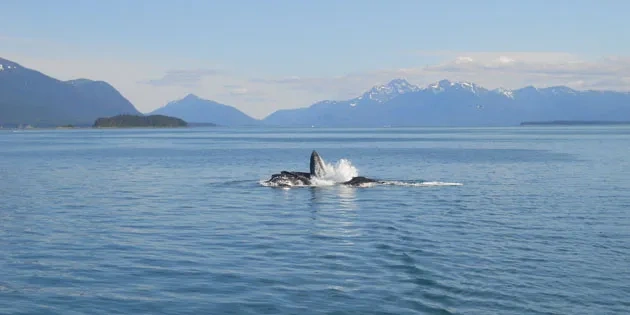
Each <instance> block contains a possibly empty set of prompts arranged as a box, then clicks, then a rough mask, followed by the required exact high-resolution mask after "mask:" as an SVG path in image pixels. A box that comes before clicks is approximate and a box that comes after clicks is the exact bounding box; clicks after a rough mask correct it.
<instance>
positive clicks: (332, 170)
mask: <svg viewBox="0 0 630 315" xmlns="http://www.w3.org/2000/svg"><path fill="white" fill-rule="evenodd" d="M322 164H323V165H324V171H325V174H324V176H322V177H312V178H311V185H309V186H333V185H337V184H340V183H343V182H347V181H349V180H351V179H352V178H353V177H357V176H359V170H358V169H357V168H356V167H355V166H354V165H352V163H351V162H350V161H349V160H347V159H340V160H339V161H337V163H335V164H332V163H327V162H326V161H324V160H323V159H322ZM259 183H260V184H261V185H263V186H267V187H269V186H283V188H285V189H288V188H289V187H294V185H293V184H292V183H291V182H288V181H287V182H286V183H269V182H266V181H264V180H261V181H260V182H259ZM377 185H391V186H407V187H433V186H462V185H463V184H462V183H451V182H440V181H426V182H423V181H414V182H404V181H393V180H390V181H387V180H383V181H382V182H380V183H363V184H360V185H358V186H359V187H373V186H377ZM295 186H304V185H295Z"/></svg>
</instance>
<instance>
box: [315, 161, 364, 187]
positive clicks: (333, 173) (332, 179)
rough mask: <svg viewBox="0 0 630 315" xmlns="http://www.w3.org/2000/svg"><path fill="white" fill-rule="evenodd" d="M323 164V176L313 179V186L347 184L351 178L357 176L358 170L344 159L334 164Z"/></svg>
mask: <svg viewBox="0 0 630 315" xmlns="http://www.w3.org/2000/svg"><path fill="white" fill-rule="evenodd" d="M322 162H323V163H324V169H325V171H326V173H325V175H324V176H323V177H321V178H317V177H316V178H313V180H312V181H313V184H314V185H316V186H328V185H334V184H336V183H343V182H347V181H349V180H351V179H352V177H356V176H359V170H358V169H357V168H356V167H355V166H354V165H352V163H351V162H350V161H348V160H346V159H341V160H339V161H338V162H337V163H336V164H330V163H326V162H325V161H324V160H322Z"/></svg>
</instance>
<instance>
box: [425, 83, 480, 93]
mask: <svg viewBox="0 0 630 315" xmlns="http://www.w3.org/2000/svg"><path fill="white" fill-rule="evenodd" d="M421 90H428V91H431V92H433V93H436V94H437V93H441V92H444V91H449V90H451V91H453V90H455V91H468V92H471V93H473V94H478V93H487V92H488V90H486V89H484V88H482V87H480V86H478V85H476V84H474V83H471V82H458V81H449V80H440V81H438V82H435V83H432V84H429V85H428V86H427V87H425V88H422V89H421Z"/></svg>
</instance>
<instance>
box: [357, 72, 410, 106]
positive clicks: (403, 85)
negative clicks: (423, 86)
mask: <svg viewBox="0 0 630 315" xmlns="http://www.w3.org/2000/svg"><path fill="white" fill-rule="evenodd" d="M418 90H420V88H418V87H417V86H415V85H413V84H411V83H409V82H408V81H407V80H405V79H403V78H396V79H393V80H391V81H389V82H388V83H386V84H381V85H376V86H374V87H372V88H371V89H370V90H369V91H367V92H365V93H364V94H363V95H362V96H361V97H360V98H361V99H364V98H366V99H371V100H373V101H377V102H380V103H384V102H387V101H389V100H391V99H392V98H394V97H396V96H398V95H401V94H405V93H410V92H416V91H418Z"/></svg>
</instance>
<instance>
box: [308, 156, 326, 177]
mask: <svg viewBox="0 0 630 315" xmlns="http://www.w3.org/2000/svg"><path fill="white" fill-rule="evenodd" d="M325 175H326V168H325V167H324V160H323V159H322V158H321V156H319V154H318V153H317V151H315V150H313V152H312V153H311V176H315V177H319V178H321V177H324V176H325Z"/></svg>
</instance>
